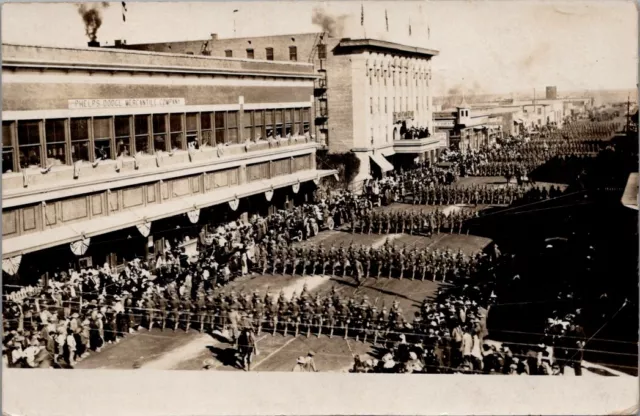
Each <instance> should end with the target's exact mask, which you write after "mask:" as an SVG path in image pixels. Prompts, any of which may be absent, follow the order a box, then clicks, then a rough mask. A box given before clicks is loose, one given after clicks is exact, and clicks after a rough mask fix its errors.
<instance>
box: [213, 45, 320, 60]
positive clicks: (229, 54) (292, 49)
mask: <svg viewBox="0 0 640 416" xmlns="http://www.w3.org/2000/svg"><path fill="white" fill-rule="evenodd" d="M320 46H323V47H324V45H320ZM264 50H265V56H266V59H267V61H273V60H274V54H273V48H265V49H264ZM318 50H319V49H318ZM319 53H320V52H318V54H319ZM325 55H326V51H325ZM224 56H225V57H226V58H233V50H231V49H227V50H225V51H224ZM247 59H255V50H254V49H253V48H247ZM289 60H290V61H297V60H298V47H297V46H289Z"/></svg>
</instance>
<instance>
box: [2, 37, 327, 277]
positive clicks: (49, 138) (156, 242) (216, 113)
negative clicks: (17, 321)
mask: <svg viewBox="0 0 640 416" xmlns="http://www.w3.org/2000/svg"><path fill="white" fill-rule="evenodd" d="M2 57H3V61H2V86H3V94H2V107H3V108H2V120H3V121H2V139H3V148H2V152H3V166H2V168H3V174H2V198H3V206H2V238H3V241H2V243H3V244H2V246H3V247H2V248H3V250H2V255H3V260H5V261H4V262H3V263H6V264H9V263H12V264H15V263H16V262H17V263H20V262H21V263H22V266H21V267H20V269H19V270H20V271H19V273H20V274H21V275H22V274H34V273H36V274H37V273H38V272H42V270H39V269H38V267H39V266H40V265H48V266H51V265H54V264H58V265H59V266H61V267H68V266H69V265H70V264H75V265H76V266H77V265H78V261H79V262H80V264H81V265H85V266H86V265H88V264H98V265H102V264H103V263H104V262H108V263H110V264H111V265H113V266H116V265H118V264H121V263H122V262H123V261H124V260H130V259H131V258H132V257H134V256H137V257H147V258H149V257H152V256H157V255H161V254H162V253H163V251H164V249H165V246H166V245H165V241H164V239H165V238H169V236H175V233H173V232H174V231H175V230H176V229H178V230H179V231H180V232H183V233H187V234H189V235H190V236H191V237H192V238H193V237H195V236H197V235H198V234H199V232H200V231H201V230H202V228H203V227H205V226H207V225H209V224H215V223H218V222H220V221H221V220H223V219H225V218H231V219H234V218H238V217H241V216H246V215H247V214H249V213H253V212H262V213H266V212H268V211H270V210H273V209H275V207H282V206H285V205H287V204H288V205H290V204H293V203H296V202H301V201H303V200H305V199H306V198H307V197H308V196H309V193H310V192H312V191H313V189H314V187H315V186H316V184H317V183H318V182H319V181H320V180H321V178H322V177H324V176H328V175H333V174H334V173H335V171H331V170H317V169H316V157H315V153H316V149H317V143H316V142H314V141H313V140H312V139H311V134H310V132H311V131H313V128H314V126H313V122H314V120H313V117H312V114H313V104H314V81H315V79H316V73H315V71H314V67H313V65H312V64H309V63H298V62H267V61H257V60H248V59H237V58H236V59H227V58H219V57H209V56H187V55H184V54H167V53H157V52H139V51H122V50H114V49H101V48H85V49H70V48H50V47H36V46H16V45H7V44H5V45H3V46H2ZM267 138H269V139H268V140H267ZM180 237H182V235H180ZM72 251H73V253H72ZM74 254H75V255H77V257H76V256H74ZM22 256H25V257H24V259H22ZM21 260H22V261H21Z"/></svg>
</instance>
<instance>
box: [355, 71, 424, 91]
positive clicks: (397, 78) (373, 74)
mask: <svg viewBox="0 0 640 416" xmlns="http://www.w3.org/2000/svg"><path fill="white" fill-rule="evenodd" d="M402 74H403V73H402V71H400V72H396V71H393V73H391V72H389V73H388V74H387V71H386V70H385V71H384V73H383V74H382V75H381V74H380V70H379V69H377V70H375V71H374V70H373V68H370V69H369V72H368V74H367V75H368V77H369V85H373V79H374V78H376V79H377V80H378V81H377V82H378V83H379V82H380V81H379V79H380V78H382V82H383V84H384V86H385V87H386V86H387V78H391V79H392V81H391V82H392V86H394V87H395V86H396V83H397V84H398V86H401V85H402V84H403V82H402V80H404V85H405V86H409V71H406V72H405V73H404V75H405V76H404V77H403V76H402ZM427 77H428V75H427V74H426V73H422V72H421V73H416V72H414V73H413V79H415V83H416V87H418V86H419V84H420V81H421V80H422V81H423V82H424V85H428V82H427V81H428V78H427Z"/></svg>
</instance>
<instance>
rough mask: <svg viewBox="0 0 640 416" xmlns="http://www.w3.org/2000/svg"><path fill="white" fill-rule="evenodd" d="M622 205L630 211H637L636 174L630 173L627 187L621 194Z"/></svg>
mask: <svg viewBox="0 0 640 416" xmlns="http://www.w3.org/2000/svg"><path fill="white" fill-rule="evenodd" d="M622 205H624V206H625V207H627V208H631V209H635V210H637V209H638V173H637V172H635V173H632V174H630V175H629V179H628V180H627V186H625V188H624V193H623V194H622Z"/></svg>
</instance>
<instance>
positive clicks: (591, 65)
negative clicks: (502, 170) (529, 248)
mask: <svg viewBox="0 0 640 416" xmlns="http://www.w3.org/2000/svg"><path fill="white" fill-rule="evenodd" d="M78 5H79V3H38V4H35V3H12V4H4V5H3V7H2V41H3V43H13V44H30V45H43V46H70V47H85V46H86V43H87V40H88V39H87V37H86V35H85V29H84V23H83V20H82V18H81V16H80V14H79V13H78V11H77V9H78ZM126 6H127V12H126V22H123V19H122V12H123V10H122V6H121V3H119V2H118V3H109V6H108V7H104V6H99V3H93V7H98V8H99V9H100V12H101V15H102V21H103V23H102V26H101V27H100V28H99V30H98V33H97V37H98V40H99V41H100V42H102V44H103V45H105V44H107V45H113V41H114V40H115V39H126V40H127V43H129V44H132V43H145V42H163V41H179V40H198V39H207V38H209V36H210V34H211V33H217V34H218V36H219V37H221V38H226V37H234V27H235V36H238V37H246V36H261V35H270V34H273V35H275V34H293V33H308V32H316V31H320V30H321V27H320V26H318V25H316V24H314V23H313V15H314V11H316V12H317V11H318V10H320V11H322V13H325V14H327V15H330V16H332V17H333V18H334V19H335V20H336V21H338V22H341V25H340V26H341V27H342V30H341V36H343V37H351V38H357V37H364V36H366V37H369V38H379V39H383V40H389V41H395V42H400V43H404V44H409V45H412V46H421V47H425V48H431V49H436V50H438V51H439V52H440V54H439V55H438V56H436V57H435V58H434V59H433V65H432V68H433V77H432V83H433V88H434V94H435V95H444V94H447V93H456V94H459V93H462V92H464V93H466V94H474V93H475V94H480V93H508V92H512V91H531V90H532V89H534V88H535V89H538V90H539V91H541V92H542V91H543V89H544V87H545V86H547V85H555V86H557V87H558V92H559V93H560V94H561V93H562V91H576V90H595V89H628V88H632V89H634V88H636V86H637V83H638V81H637V72H638V71H637V70H638V28H637V18H638V12H637V10H636V6H635V4H634V2H633V1H622V0H610V1H593V0H592V1H581V0H571V1H542V0H541V1H535V2H533V1H508V2H507V1H481V0H471V1H456V0H453V1H451V0H450V1H433V0H432V1H364V2H360V1H336V2H313V1H297V2H284V1H250V2H249V1H247V2H208V3H189V2H180V3H177V2H165V3H148V2H145V3H142V2H140V3H135V2H128V3H127V4H126ZM88 7H92V6H91V5H89V6H88ZM234 10H238V12H236V13H234V12H233V11H234ZM363 12H364V13H363ZM385 12H386V16H387V19H385ZM362 14H364V25H361V15H362ZM387 20H388V22H389V23H388V25H389V30H388V31H387V28H386V26H387V25H386V21H387ZM409 26H411V35H409Z"/></svg>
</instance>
